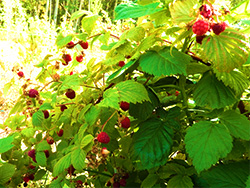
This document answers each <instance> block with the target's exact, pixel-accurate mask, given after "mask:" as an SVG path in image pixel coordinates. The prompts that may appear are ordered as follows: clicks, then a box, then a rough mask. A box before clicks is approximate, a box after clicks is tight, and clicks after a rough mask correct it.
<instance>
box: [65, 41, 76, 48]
mask: <svg viewBox="0 0 250 188" xmlns="http://www.w3.org/2000/svg"><path fill="white" fill-rule="evenodd" d="M74 46H75V43H74V42H73V41H70V42H69V43H68V44H67V45H66V48H68V49H71V48H74Z"/></svg>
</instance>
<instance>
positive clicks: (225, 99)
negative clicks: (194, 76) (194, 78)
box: [194, 72, 236, 108]
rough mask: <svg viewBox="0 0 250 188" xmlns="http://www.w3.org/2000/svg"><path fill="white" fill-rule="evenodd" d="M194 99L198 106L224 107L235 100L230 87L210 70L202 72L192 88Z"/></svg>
mask: <svg viewBox="0 0 250 188" xmlns="http://www.w3.org/2000/svg"><path fill="white" fill-rule="evenodd" d="M194 101H195V103H196V104H197V105H198V106H206V105H208V106H209V107H211V108H224V107H225V106H227V105H231V104H233V103H234V102H236V97H235V95H234V92H233V91H232V89H231V88H229V87H226V86H225V85H224V84H223V82H222V81H219V80H218V79H217V78H216V76H215V75H214V74H213V73H211V72H206V73H204V75H203V77H202V78H201V79H200V81H199V82H198V84H197V85H196V88H195V90H194Z"/></svg>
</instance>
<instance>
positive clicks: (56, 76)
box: [52, 73, 60, 82]
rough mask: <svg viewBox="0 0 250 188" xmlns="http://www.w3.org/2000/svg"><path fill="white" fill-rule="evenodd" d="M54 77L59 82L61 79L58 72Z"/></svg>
mask: <svg viewBox="0 0 250 188" xmlns="http://www.w3.org/2000/svg"><path fill="white" fill-rule="evenodd" d="M52 78H53V80H54V81H56V82H58V81H59V80H60V75H59V74H57V73H56V74H54V75H53V76H52Z"/></svg>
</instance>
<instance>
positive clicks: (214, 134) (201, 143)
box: [184, 121, 233, 173]
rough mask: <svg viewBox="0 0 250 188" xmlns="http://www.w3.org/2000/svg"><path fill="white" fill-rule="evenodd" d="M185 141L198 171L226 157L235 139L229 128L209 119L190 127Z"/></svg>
mask: <svg viewBox="0 0 250 188" xmlns="http://www.w3.org/2000/svg"><path fill="white" fill-rule="evenodd" d="M184 142H185V144H186V151H187V153H188V154H189V156H190V157H191V158H192V159H193V165H194V167H195V169H196V170H197V172H198V173H200V172H201V171H203V170H207V169H209V168H210V167H211V166H212V165H213V164H215V163H216V162H217V161H218V160H219V159H220V158H223V157H226V156H227V154H228V153H229V152H230V151H231V150H232V147H233V144H232V142H233V139H232V137H231V135H230V133H229V131H228V130H227V128H226V127H225V126H224V125H222V124H216V123H212V122H209V121H200V122H198V123H196V124H194V125H193V126H192V127H190V128H189V129H188V130H187V134H186V136H185V140H184Z"/></svg>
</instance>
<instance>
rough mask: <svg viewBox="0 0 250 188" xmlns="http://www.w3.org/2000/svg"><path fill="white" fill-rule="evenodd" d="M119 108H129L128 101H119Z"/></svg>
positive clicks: (125, 109)
mask: <svg viewBox="0 0 250 188" xmlns="http://www.w3.org/2000/svg"><path fill="white" fill-rule="evenodd" d="M120 108H121V109H122V110H124V111H127V110H128V109H129V103H128V102H124V101H122V102H121V103H120Z"/></svg>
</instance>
